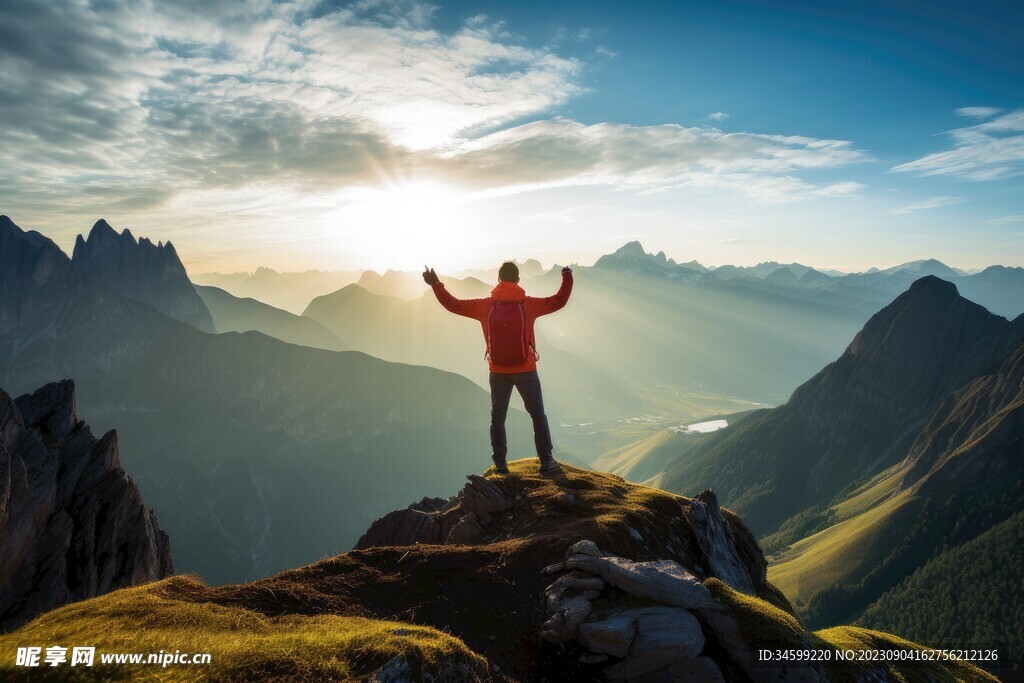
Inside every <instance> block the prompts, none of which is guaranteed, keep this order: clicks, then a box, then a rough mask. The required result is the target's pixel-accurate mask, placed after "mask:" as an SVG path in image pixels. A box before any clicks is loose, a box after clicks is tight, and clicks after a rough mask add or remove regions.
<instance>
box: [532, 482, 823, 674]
mask: <svg viewBox="0 0 1024 683" xmlns="http://www.w3.org/2000/svg"><path fill="white" fill-rule="evenodd" d="M708 493H710V492H708ZM713 500H714V496H713V494H712V495H711V496H705V501H706V502H705V505H706V506H708V504H709V503H711V502H713ZM708 507H710V506H708ZM714 509H717V505H716V506H715V508H714ZM714 516H715V515H714V514H710V515H709V519H710V521H711V523H712V524H713V523H714ZM717 516H718V519H721V513H720V512H719V513H718V515H717ZM730 548H731V549H732V555H731V556H730V555H729V550H730ZM709 557H714V558H716V560H715V561H716V562H718V563H721V564H722V565H723V566H726V567H730V568H731V571H729V572H725V573H730V574H733V575H734V576H736V578H737V582H738V583H739V584H740V585H737V586H733V587H734V588H736V589H746V590H749V589H750V588H751V584H750V577H749V575H748V573H747V572H745V571H744V572H738V571H737V569H738V568H740V567H741V566H742V561H741V560H740V558H739V556H738V555H737V554H736V551H735V546H733V545H731V544H729V543H725V542H722V543H720V544H718V545H716V546H715V547H713V548H712V549H711V552H710V553H709ZM559 572H568V573H565V574H562V575H561V576H559V577H558V578H557V579H555V581H554V582H553V583H551V584H550V585H549V586H548V588H547V589H546V591H545V602H546V604H547V615H548V616H547V620H546V621H545V622H544V623H543V624H542V625H541V627H540V629H539V630H538V634H537V635H538V636H539V637H540V638H541V639H542V640H544V641H548V642H550V643H555V644H558V645H563V644H565V643H576V644H577V645H578V646H581V648H582V649H583V650H584V651H583V653H582V654H581V655H580V656H579V661H580V662H581V663H583V664H585V665H594V666H598V667H600V669H601V670H600V676H601V677H603V678H604V679H605V680H609V681H662V680H672V681H695V682H700V681H705V682H708V683H714V682H724V681H726V680H736V679H737V676H739V678H740V679H741V680H742V679H743V678H744V677H745V678H748V679H750V680H755V681H769V680H772V681H776V680H777V681H787V680H793V681H805V682H807V683H811V682H813V681H819V680H821V671H820V670H819V669H816V668H815V667H813V666H811V665H808V664H805V663H793V664H792V665H783V666H776V667H772V668H768V667H765V666H764V665H763V664H762V663H761V662H759V661H758V658H757V648H756V646H755V645H754V644H752V643H750V642H748V641H746V640H744V638H743V637H742V636H741V635H740V627H739V624H738V621H737V619H736V617H735V616H734V615H732V614H730V613H729V611H728V609H727V608H726V607H725V606H724V605H722V604H720V603H718V602H716V600H715V599H714V598H713V597H712V594H711V592H710V591H709V590H708V589H707V588H706V587H705V586H704V584H703V583H702V582H701V581H699V580H698V579H697V578H696V577H695V576H694V574H693V573H692V572H691V571H689V570H688V569H687V568H685V567H683V566H682V565H680V564H679V563H678V562H674V561H672V560H654V561H647V562H636V561H633V560H630V559H627V558H623V557H616V556H613V555H609V554H607V553H605V552H603V551H601V550H600V549H599V548H598V547H597V545H596V544H595V543H593V542H592V541H589V540H583V541H579V542H578V543H576V544H574V545H573V546H572V547H570V548H569V550H568V551H567V553H566V559H565V561H564V562H562V563H558V564H557V565H552V566H551V567H548V568H546V569H545V570H544V574H545V575H551V574H556V573H559ZM722 580H723V581H726V583H728V580H727V579H724V578H723V579H722ZM802 647H809V644H807V643H804V644H802ZM720 663H721V664H720ZM726 664H727V665H728V667H729V670H730V671H733V672H734V673H732V674H730V675H728V676H726V675H725V674H724V673H723V670H722V665H726ZM736 672H738V673H736Z"/></svg>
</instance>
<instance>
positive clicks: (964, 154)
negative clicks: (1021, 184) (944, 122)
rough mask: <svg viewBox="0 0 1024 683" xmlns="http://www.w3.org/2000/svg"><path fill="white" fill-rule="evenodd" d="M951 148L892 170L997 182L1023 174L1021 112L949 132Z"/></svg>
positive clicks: (1023, 117) (1023, 116)
mask: <svg viewBox="0 0 1024 683" xmlns="http://www.w3.org/2000/svg"><path fill="white" fill-rule="evenodd" d="M948 135H949V137H950V139H951V140H952V141H953V149H952V150H949V151H946V152H937V153H935V154H929V155H927V156H925V157H922V158H920V159H917V160H916V161H911V162H908V163H905V164H900V165H899V166H895V167H893V169H892V170H893V171H901V172H910V173H917V174H919V175H924V176H933V175H949V176H957V177H961V178H968V179H970V180H979V181H981V180H999V179H1004V178H1013V177H1016V176H1019V175H1021V174H1022V173H1024V109H1017V110H1015V111H1012V112H1008V113H1006V114H1003V115H1002V116H999V117H998V118H995V119H992V120H990V121H985V122H983V123H978V124H976V125H973V126H968V127H967V128H957V129H955V130H952V131H949V133H948Z"/></svg>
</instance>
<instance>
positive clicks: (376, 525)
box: [355, 474, 516, 550]
mask: <svg viewBox="0 0 1024 683" xmlns="http://www.w3.org/2000/svg"><path fill="white" fill-rule="evenodd" d="M466 478H467V479H468V480H469V482H468V483H467V484H466V485H465V486H464V487H463V488H462V491H460V492H459V494H458V495H456V496H453V497H451V498H447V499H446V498H424V499H423V500H421V501H420V502H419V503H413V504H411V505H410V506H409V507H407V508H403V509H401V510H393V511H391V512H389V513H388V514H386V515H384V516H383V517H381V518H379V519H377V520H376V521H374V522H373V524H371V525H370V528H369V529H368V530H367V531H366V533H365V534H363V535H362V537H360V539H359V541H358V542H357V543H356V545H355V550H363V549H365V548H372V547H376V546H394V545H414V544H416V543H432V544H445V543H447V544H468V543H473V542H474V541H476V540H477V539H479V538H480V537H481V536H482V535H483V533H484V526H486V525H487V524H490V522H491V521H492V520H493V519H494V517H493V516H494V515H495V514H498V513H501V512H504V511H506V510H508V509H510V508H512V507H513V506H514V505H515V504H516V500H515V498H512V497H510V496H508V495H506V494H505V493H504V492H503V491H502V490H501V488H499V487H498V486H497V485H495V484H494V483H493V482H490V481H488V480H487V479H485V478H484V477H481V476H479V475H476V474H471V475H469V476H467V477H466Z"/></svg>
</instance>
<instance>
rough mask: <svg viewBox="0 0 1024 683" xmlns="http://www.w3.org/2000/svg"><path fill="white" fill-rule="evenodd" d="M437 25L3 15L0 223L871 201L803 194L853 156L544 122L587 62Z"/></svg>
mask: <svg viewBox="0 0 1024 683" xmlns="http://www.w3.org/2000/svg"><path fill="white" fill-rule="evenodd" d="M433 14H434V8H433V6H431V5H428V4H424V3H419V2H411V1H409V0H359V1H358V2H355V3H353V4H350V5H348V6H346V7H343V8H340V9H327V6H326V5H323V4H322V3H320V2H318V1H317V0H292V1H290V2H289V1H285V2H273V3H271V2H253V3H237V2H233V1H230V0H211V1H210V2H206V3H204V4H203V12H196V11H195V4H194V2H193V1H192V0H166V1H164V2H160V3H148V2H142V3H138V2H134V1H133V0H107V1H106V2H103V3H48V2H42V1H39V2H28V3H3V4H2V5H0V58H2V59H3V62H4V64H5V65H6V68H3V69H0V91H2V92H3V93H4V103H3V107H2V109H0V192H2V196H3V197H4V202H5V206H4V207H3V210H4V211H5V212H8V213H18V214H22V213H27V214H32V215H34V216H43V215H46V216H61V215H64V216H72V215H86V216H95V215H98V214H101V213H105V212H107V211H109V210H111V209H113V210H120V209H123V210H125V211H128V210H131V211H137V212H141V211H145V210H147V209H154V208H156V207H160V206H162V205H166V204H167V203H168V202H172V201H173V200H174V198H175V197H178V196H182V195H197V194H203V195H204V196H205V195H207V194H209V193H211V192H216V191H222V192H225V193H227V192H234V191H236V190H239V189H241V188H246V187H261V188H262V187H270V186H274V187H284V188H288V189H289V191H291V192H294V193H300V194H301V193H313V194H316V193H320V194H324V193H329V192H331V191H334V190H339V189H343V188H346V187H352V186H363V185H375V184H380V183H382V182H389V181H394V180H396V179H403V178H410V177H417V176H420V175H422V176H427V177H436V178H439V179H446V180H448V181H449V182H451V183H453V184H457V185H459V186H463V187H468V188H470V189H473V190H477V191H480V192H491V193H497V194H500V193H515V192H522V191H526V190H529V189H534V188H543V187H558V186H565V185H585V184H610V185H614V186H617V187H621V188H636V189H640V190H643V191H667V190H670V189H674V188H682V187H687V188H696V189H701V188H714V189H719V190H728V191H734V192H738V193H742V194H745V195H747V196H750V197H753V198H755V199H758V200H763V201H769V202H774V201H789V200H793V199H797V198H801V197H836V196H849V195H850V194H854V193H856V192H857V190H858V189H859V188H860V187H861V186H860V185H858V184H856V183H851V182H834V183H830V184H820V183H815V182H812V181H811V180H808V179H806V178H804V177H802V176H803V174H804V173H812V172H814V171H816V170H818V169H825V168H836V167H841V166H845V165H848V164H852V163H858V162H861V161H865V160H867V159H868V156H867V155H866V154H865V153H864V152H862V151H859V150H856V149H854V147H853V146H852V144H851V143H850V142H847V141H841V140H821V139H816V138H809V137H800V136H775V135H765V134H758V133H730V134H725V133H722V132H720V131H716V130H714V129H707V128H704V127H700V128H696V127H694V128H688V127H684V126H678V125H663V126H630V125H625V124H616V123H599V124H593V125H584V124H582V123H579V122H577V121H573V120H570V119H563V118H557V117H553V114H554V112H556V111H557V110H558V108H559V106H560V105H562V104H564V103H565V102H566V101H568V100H569V99H570V98H572V97H574V96H576V95H578V94H580V93H582V92H584V87H583V86H582V85H581V82H580V74H581V72H582V69H583V64H582V63H581V62H580V61H579V60H577V59H574V58H571V57H564V56H560V55H558V54H556V52H555V51H554V50H553V49H550V48H547V47H544V46H539V47H538V46H527V45H526V44H525V41H524V40H522V39H519V38H516V37H515V36H513V35H511V34H510V33H509V32H508V31H507V30H506V29H505V28H504V27H503V26H502V25H501V24H498V23H494V22H491V21H490V20H488V19H487V18H486V17H483V16H476V17H471V18H469V19H467V20H466V21H465V22H463V23H462V24H461V25H460V26H457V27H456V28H454V29H452V30H450V31H447V32H446V31H441V30H439V29H437V28H435V26H434V17H433ZM600 50H601V48H598V51H600ZM719 116H720V117H725V116H726V115H725V114H722V113H720V112H719V113H716V114H714V115H712V117H713V118H714V120H723V119H722V118H715V117H719ZM522 121H530V122H529V123H520V122H522ZM204 201H205V200H204Z"/></svg>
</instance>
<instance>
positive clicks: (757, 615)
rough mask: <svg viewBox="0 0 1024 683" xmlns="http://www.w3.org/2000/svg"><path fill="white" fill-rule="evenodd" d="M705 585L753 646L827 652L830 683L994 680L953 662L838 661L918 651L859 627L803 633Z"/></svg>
mask: <svg viewBox="0 0 1024 683" xmlns="http://www.w3.org/2000/svg"><path fill="white" fill-rule="evenodd" d="M705 584H706V585H707V587H708V589H709V590H710V591H711V594H712V595H713V596H714V598H715V599H716V600H717V601H719V602H720V603H722V604H724V605H726V606H727V607H728V608H729V609H730V611H731V612H732V614H733V615H734V616H736V618H737V621H738V622H739V627H740V635H742V636H743V639H744V640H746V641H747V642H748V643H751V644H752V645H754V647H758V648H760V647H764V648H766V649H772V650H775V649H786V648H801V647H805V646H808V647H811V648H813V649H824V650H830V651H831V653H830V654H831V659H829V660H828V661H826V662H825V673H826V675H827V676H828V680H829V681H831V682H832V683H843V682H845V681H856V680H858V675H865V674H868V673H870V672H874V673H875V674H876V678H875V679H873V680H879V678H878V677H877V675H878V674H879V673H881V674H883V675H884V676H885V677H886V678H885V679H883V680H889V681H901V682H904V683H911V682H917V681H920V682H921V683H926V682H927V683H932V682H934V681H950V682H952V681H972V682H978V681H995V680H996V679H995V678H994V677H992V676H991V675H990V674H988V673H986V672H984V671H982V670H981V669H979V668H977V667H975V666H973V665H971V664H968V663H965V662H958V661H951V662H916V663H913V664H904V663H899V662H875V661H867V660H861V661H843V662H838V661H836V658H835V651H836V650H854V651H857V650H924V649H925V648H924V646H921V645H918V644H917V643H912V642H910V641H908V640H904V639H903V638H899V637H897V636H894V635H892V634H889V633H883V632H880V631H871V630H868V629H864V628H856V627H850V626H840V627H837V628H830V629H824V630H821V631H815V632H813V633H809V632H808V631H807V630H806V629H805V628H804V627H803V625H802V624H801V623H800V621H799V620H798V619H797V618H796V617H794V616H793V615H791V614H788V613H787V612H785V611H783V610H781V609H779V608H778V607H776V606H775V605H772V604H770V603H768V602H765V601H764V600H761V599H759V598H756V597H752V596H749V595H744V594H743V593H740V592H738V591H735V590H733V589H732V588H730V587H729V586H728V585H727V584H725V583H722V582H721V581H719V580H718V579H708V580H707V581H706V582H705Z"/></svg>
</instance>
